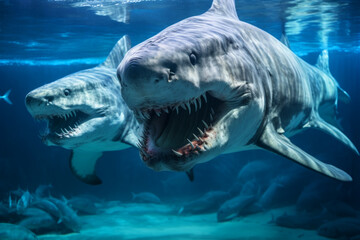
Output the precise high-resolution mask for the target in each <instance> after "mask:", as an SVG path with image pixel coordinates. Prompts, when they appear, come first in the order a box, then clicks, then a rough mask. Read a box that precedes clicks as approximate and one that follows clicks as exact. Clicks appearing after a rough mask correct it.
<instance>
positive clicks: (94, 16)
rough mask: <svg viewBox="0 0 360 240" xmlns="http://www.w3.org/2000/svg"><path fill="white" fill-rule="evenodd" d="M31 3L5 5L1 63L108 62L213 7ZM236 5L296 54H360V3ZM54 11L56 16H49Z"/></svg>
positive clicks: (318, 0) (141, 1) (177, 2)
mask: <svg viewBox="0 0 360 240" xmlns="http://www.w3.org/2000/svg"><path fill="white" fill-rule="evenodd" d="M29 2H31V3H35V5H37V6H36V7H33V8H30V9H29V11H28V12H25V13H24V9H27V8H26V7H28V5H26V4H29V3H26V2H22V1H11V2H9V1H1V0H0V9H3V10H2V12H0V13H1V14H0V20H1V21H0V32H1V35H0V59H1V63H2V64H6V63H8V64H27V63H29V62H34V61H35V60H39V61H40V62H41V63H42V64H46V62H44V60H43V59H44V58H46V59H50V60H51V58H52V60H51V65H53V64H55V63H58V64H60V65H61V64H63V63H68V62H71V63H72V64H76V63H84V64H92V63H93V62H94V61H88V59H89V58H94V59H96V58H100V59H102V58H105V57H106V55H107V53H108V51H109V50H111V48H112V46H113V44H115V42H116V41H117V40H118V39H119V38H120V37H121V36H122V35H124V34H129V35H130V38H131V39H132V43H133V45H134V44H137V43H139V42H141V41H143V40H145V39H146V38H148V37H150V36H152V35H154V34H156V33H157V32H159V31H161V30H162V29H163V28H165V27H167V26H169V25H171V24H173V23H175V22H177V21H180V20H181V19H184V18H187V17H189V16H193V15H197V14H201V13H202V12H204V11H206V10H207V9H208V8H209V7H210V5H211V0H197V1H192V0H122V1H121V0H105V1H100V0H73V1H65V0H48V1H47V2H42V4H41V5H39V4H38V3H39V2H38V1H33V2H32V1H29ZM236 7H237V11H238V16H239V18H240V20H242V21H245V22H248V23H250V24H253V25H255V26H257V27H259V28H261V29H263V30H265V31H267V32H269V33H270V34H272V35H273V36H275V37H277V38H280V36H281V32H282V29H284V30H285V32H286V34H287V35H288V38H289V40H290V43H291V47H292V50H293V51H294V52H295V53H296V54H297V55H300V56H303V55H307V54H309V53H312V52H320V51H321V50H322V49H329V50H330V51H331V50H336V51H343V52H356V53H360V3H359V2H358V1H357V0H352V1H350V0H348V1H330V0H288V1H285V0H274V1H268V0H253V1H251V2H249V1H246V0H236ZM49 10H50V12H51V11H56V12H57V13H58V15H57V16H53V14H50V13H49V14H48V15H46V14H45V15H44V12H45V13H46V12H48V11H49ZM0 11H1V10H0ZM19 12H20V14H18V13H19ZM24 32H25V34H24ZM59 59H62V60H60V61H56V60H59ZM71 59H76V61H72V60H71ZM81 59H84V61H81ZM33 60H34V61H33ZM50 60H49V61H50ZM67 60H69V61H67ZM35 62H36V61H35ZM49 64H50V63H49Z"/></svg>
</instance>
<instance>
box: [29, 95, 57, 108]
mask: <svg viewBox="0 0 360 240" xmlns="http://www.w3.org/2000/svg"><path fill="white" fill-rule="evenodd" d="M53 100H54V96H51V95H43V94H41V95H40V94H37V93H36V92H30V93H28V94H27V95H26V97H25V104H26V107H27V108H30V109H31V108H36V107H38V106H40V105H44V104H51V102H52V101H53Z"/></svg>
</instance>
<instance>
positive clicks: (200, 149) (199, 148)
mask: <svg viewBox="0 0 360 240" xmlns="http://www.w3.org/2000/svg"><path fill="white" fill-rule="evenodd" d="M196 150H198V151H200V152H205V151H206V150H205V149H203V148H201V147H199V146H196Z"/></svg>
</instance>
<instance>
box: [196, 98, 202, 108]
mask: <svg viewBox="0 0 360 240" xmlns="http://www.w3.org/2000/svg"><path fill="white" fill-rule="evenodd" d="M197 101H198V103H199V109H200V108H201V97H199V98H197Z"/></svg>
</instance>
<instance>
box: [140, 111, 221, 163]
mask: <svg viewBox="0 0 360 240" xmlns="http://www.w3.org/2000/svg"><path fill="white" fill-rule="evenodd" d="M211 111H212V113H213V114H215V112H214V110H213V109H212V108H211ZM211 115H212V114H211V113H210V116H211ZM210 118H212V116H211V117H210ZM202 123H203V124H204V126H205V128H204V131H202V130H201V129H200V128H199V127H198V128H197V130H198V131H199V133H200V135H199V136H201V137H199V136H197V135H196V134H195V133H193V136H194V138H195V140H196V141H200V144H201V145H202V148H201V147H200V146H198V145H196V146H195V145H194V144H193V143H192V141H191V140H190V139H186V140H187V141H188V144H187V145H185V146H183V147H181V148H184V147H186V146H191V149H192V150H197V151H198V152H206V151H207V150H208V149H209V147H208V146H207V142H206V141H205V140H204V139H203V138H204V137H208V135H211V134H210V132H209V131H208V130H210V128H212V125H211V124H210V125H209V124H207V123H206V122H205V121H204V120H202ZM146 134H147V133H145V134H144V135H143V137H142V138H143V139H142V141H141V142H140V143H139V144H138V149H139V150H140V151H141V153H142V154H143V155H145V156H146V157H149V155H148V154H147V153H146V151H145V150H144V149H145V148H146V147H145V146H144V144H145V145H146V143H145V140H146V139H145V138H144V136H145V135H146ZM171 151H172V152H173V153H174V154H175V155H176V156H178V157H182V156H183V155H184V154H183V153H180V152H178V151H176V150H174V149H171Z"/></svg>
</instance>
